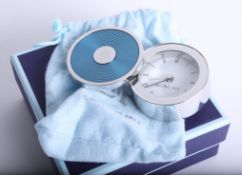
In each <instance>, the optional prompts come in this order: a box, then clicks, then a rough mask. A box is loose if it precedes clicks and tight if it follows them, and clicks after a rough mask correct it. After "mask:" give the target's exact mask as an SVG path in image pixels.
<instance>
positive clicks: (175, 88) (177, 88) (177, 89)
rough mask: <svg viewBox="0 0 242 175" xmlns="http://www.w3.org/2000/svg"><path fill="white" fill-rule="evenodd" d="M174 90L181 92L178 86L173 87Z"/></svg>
mask: <svg viewBox="0 0 242 175" xmlns="http://www.w3.org/2000/svg"><path fill="white" fill-rule="evenodd" d="M172 89H173V90H176V91H180V88H179V87H176V86H173V87H172Z"/></svg>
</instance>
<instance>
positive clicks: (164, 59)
mask: <svg viewBox="0 0 242 175" xmlns="http://www.w3.org/2000/svg"><path fill="white" fill-rule="evenodd" d="M161 58H162V61H163V63H166V57H165V54H161Z"/></svg>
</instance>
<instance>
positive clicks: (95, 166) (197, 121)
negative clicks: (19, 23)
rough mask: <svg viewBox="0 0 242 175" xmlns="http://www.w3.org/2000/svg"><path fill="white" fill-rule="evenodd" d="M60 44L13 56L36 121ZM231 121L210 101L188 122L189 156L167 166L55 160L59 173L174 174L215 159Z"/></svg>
mask: <svg viewBox="0 0 242 175" xmlns="http://www.w3.org/2000/svg"><path fill="white" fill-rule="evenodd" d="M55 47H56V45H50V46H44V47H39V48H34V49H30V50H28V51H24V52H22V53H18V54H15V55H13V56H12V59H11V64H12V67H13V72H14V75H15V78H16V81H17V83H18V85H19V88H20V90H21V92H22V94H23V97H24V99H25V101H26V104H27V106H28V107H29V110H30V112H31V114H32V118H33V120H34V121H35V122H37V121H38V120H40V119H41V118H43V117H45V81H44V77H45V71H46V68H47V64H48V61H49V59H50V57H51V54H52V52H53V50H54V49H55ZM229 124H230V122H229V119H228V118H227V117H225V116H224V115H222V114H221V110H218V107H217V106H215V101H214V100H212V99H210V100H208V102H207V103H206V104H205V105H204V107H203V108H202V109H201V110H200V111H199V112H198V113H196V114H195V115H193V116H191V117H189V118H186V119H185V127H186V151H187V154H186V157H185V158H184V159H182V160H179V161H176V162H164V163H150V164H137V163H132V164H130V163H113V164H112V163H86V162H67V161H63V160H58V159H52V158H50V159H52V161H53V163H54V165H55V166H56V170H57V171H56V173H57V174H58V173H59V174H86V175H87V174H88V175H90V174H94V175H96V174H122V175H123V174H132V175H134V174H171V173H174V172H176V171H178V170H180V169H183V168H185V167H188V166H190V165H193V164H195V163H198V162H200V161H203V160H205V159H208V158H210V157H212V156H215V155H216V154H217V152H218V149H219V145H220V143H221V142H222V141H224V140H225V139H226V136H227V133H228V129H229Z"/></svg>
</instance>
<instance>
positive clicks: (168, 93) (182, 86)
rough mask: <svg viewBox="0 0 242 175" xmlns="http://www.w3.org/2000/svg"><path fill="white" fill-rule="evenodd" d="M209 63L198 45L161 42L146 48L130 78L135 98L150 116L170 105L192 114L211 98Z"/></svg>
mask: <svg viewBox="0 0 242 175" xmlns="http://www.w3.org/2000/svg"><path fill="white" fill-rule="evenodd" d="M208 75H209V73H208V64H207V62H206V60H205V58H204V57H203V56H202V54H201V53H200V52H199V51H197V50H196V49H195V48H193V47H191V46H188V45H184V44H178V43H166V44H160V45H158V46H155V47H151V48H149V49H147V50H146V51H145V52H144V55H143V61H142V64H141V65H140V67H139V70H138V71H137V72H136V75H135V76H133V77H135V78H133V80H131V81H130V83H131V87H132V90H133V92H134V97H135V101H136V103H137V106H138V107H139V108H140V110H141V111H142V112H143V113H145V114H146V115H148V116H153V115H155V113H156V112H158V110H163V109H164V108H165V107H167V106H173V107H174V108H176V111H177V112H178V114H179V115H180V116H181V117H183V118H186V117H189V116H191V115H193V114H194V113H196V112H197V111H198V110H199V109H200V108H201V107H202V105H203V104H204V103H206V101H207V100H208V98H209V93H208V92H209V90H208V88H209V85H208V84H209V81H208Z"/></svg>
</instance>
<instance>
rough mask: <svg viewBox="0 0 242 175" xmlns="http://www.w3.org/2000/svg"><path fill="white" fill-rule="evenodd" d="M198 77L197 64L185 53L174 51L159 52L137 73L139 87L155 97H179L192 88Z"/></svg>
mask: <svg viewBox="0 0 242 175" xmlns="http://www.w3.org/2000/svg"><path fill="white" fill-rule="evenodd" d="M198 77H199V67H198V64H197V62H196V61H195V60H194V59H193V58H192V57H191V56H190V55H188V54H187V53H184V52H181V51H176V50H170V51H169V50H168V51H163V52H159V53H157V54H155V55H154V56H152V57H151V58H149V59H146V61H145V62H144V63H143V66H142V69H141V70H140V72H139V81H140V83H141V86H142V87H143V88H144V89H145V91H147V93H149V94H150V95H151V96H157V97H176V96H178V95H181V94H183V93H185V92H187V91H189V90H190V89H191V88H192V87H193V86H194V84H195V83H196V82H197V80H198Z"/></svg>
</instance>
